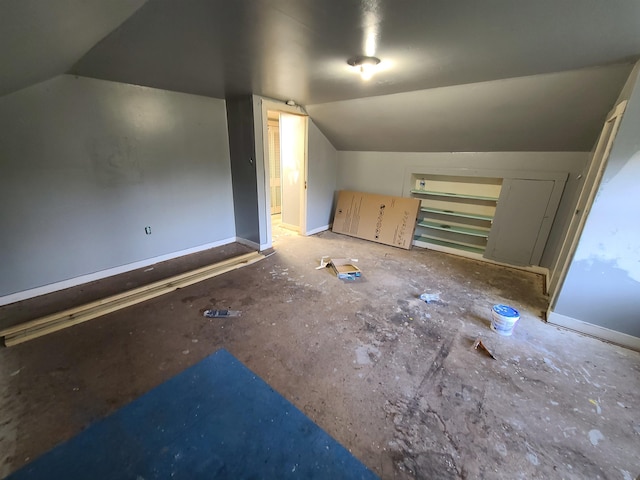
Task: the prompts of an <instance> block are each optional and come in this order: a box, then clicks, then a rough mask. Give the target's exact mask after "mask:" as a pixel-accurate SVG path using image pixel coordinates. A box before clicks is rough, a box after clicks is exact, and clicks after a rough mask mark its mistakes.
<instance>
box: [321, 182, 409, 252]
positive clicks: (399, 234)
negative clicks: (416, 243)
mask: <svg viewBox="0 0 640 480" xmlns="http://www.w3.org/2000/svg"><path fill="white" fill-rule="evenodd" d="M419 209H420V200H418V199H417V198H406V197H392V196H388V195H377V194H373V193H363V192H350V191H347V190H342V191H340V192H339V193H338V204H337V205H336V213H335V216H334V218H333V231H334V232H336V233H343V234H345V235H351V236H352V237H358V238H363V239H365V240H371V241H373V242H378V243H383V244H385V245H392V246H394V247H400V248H405V249H409V248H411V244H412V241H413V233H414V231H415V229H416V218H417V217H418V210H419Z"/></svg>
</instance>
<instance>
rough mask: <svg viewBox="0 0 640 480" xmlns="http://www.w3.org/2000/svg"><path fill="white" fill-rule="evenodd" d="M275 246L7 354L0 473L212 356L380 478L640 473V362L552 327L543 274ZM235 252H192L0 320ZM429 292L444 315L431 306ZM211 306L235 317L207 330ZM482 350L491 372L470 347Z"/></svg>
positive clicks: (335, 238) (320, 240)
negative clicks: (341, 273) (333, 266)
mask: <svg viewBox="0 0 640 480" xmlns="http://www.w3.org/2000/svg"><path fill="white" fill-rule="evenodd" d="M274 233H275V243H274V247H275V251H276V253H275V254H274V255H271V256H269V257H268V258H266V259H265V260H263V261H261V262H258V263H256V264H253V265H250V266H248V267H245V268H242V269H239V270H235V271H232V272H230V273H227V274H224V275H222V276H219V277H215V278H212V279H210V280H207V281H205V282H202V283H199V284H196V285H192V286H190V287H188V288H184V289H181V290H177V291H175V292H173V293H170V294H167V295H164V296H162V297H159V298H156V299H153V300H149V301H147V302H145V303H143V304H139V305H137V306H134V307H130V308H128V309H126V310H122V311H120V312H115V313H112V314H109V315H106V316H104V317H101V318H99V319H95V320H92V321H89V322H87V323H84V324H81V325H78V326H74V327H72V328H69V329H66V330H63V331H60V332H57V333H54V334H51V335H48V336H46V337H43V338H40V339H36V340H33V341H30V342H27V343H25V344H22V345H18V346H15V347H12V348H0V387H1V389H2V397H1V399H0V454H1V455H2V457H0V463H1V467H0V476H4V475H7V474H8V473H10V472H11V471H13V470H15V469H17V468H19V467H21V466H22V465H24V464H25V463H26V462H28V461H29V460H30V459H32V458H35V457H36V456H38V455H40V454H42V453H44V452H45V451H47V450H48V449H50V448H51V447H53V446H54V445H56V444H58V443H60V442H62V441H64V440H66V439H68V438H70V437H71V436H73V435H75V434H77V433H78V432H79V431H81V430H82V429H83V428H85V427H86V426H88V425H89V424H91V423H92V422H94V421H96V420H97V419H99V418H102V417H104V416H105V415H107V414H109V413H110V412H113V411H114V410H115V409H117V408H119V407H121V406H123V405H124V404H126V403H127V402H129V401H131V400H133V399H134V398H136V397H138V396H140V395H141V394H143V393H144V392H146V391H148V390H149V389H151V388H153V387H154V386H156V385H158V384H160V383H162V382H163V381H165V380H166V379H168V378H170V377H171V376H173V375H175V374H177V373H179V372H180V371H182V370H184V369H185V368H187V367H188V366H190V365H193V364H194V363H196V362H198V361H199V360H201V359H203V358H204V357H206V356H207V355H209V354H210V353H212V352H214V351H216V350H218V349H219V348H223V347H224V348H226V349H227V350H229V351H230V352H231V353H232V354H233V355H234V356H235V357H236V358H238V359H239V360H241V361H242V362H243V363H244V364H245V365H247V366H248V367H249V368H250V369H252V370H253V371H254V372H255V373H257V374H258V375H260V376H261V377H262V378H263V379H264V380H265V381H267V382H268V383H269V384H270V385H271V386H272V387H273V388H275V389H276V390H277V391H278V392H280V393H281V394H282V395H284V396H285V397H286V398H287V399H289V400H290V401H291V402H293V403H294V404H295V405H296V406H297V407H298V408H300V409H301V410H302V411H303V412H305V413H306V414H307V415H308V416H309V417H310V418H311V419H312V420H314V421H315V422H316V423H317V424H319V425H320V426H321V427H322V428H324V429H325V430H326V431H327V432H328V433H329V434H331V435H332V436H333V437H335V438H336V439H337V440H338V441H339V442H341V443H342V444H343V445H345V446H346V447H347V448H348V449H349V450H350V451H351V452H352V453H353V454H354V455H355V456H356V457H358V458H359V459H360V460H362V461H363V462H364V463H365V464H366V465H367V466H368V467H369V468H371V469H372V470H373V471H375V472H376V473H377V474H378V475H380V476H381V477H382V478H427V479H430V478H438V479H449V478H451V479H454V478H469V479H476V478H486V479H489V478H496V479H519V478H523V479H524V478H527V479H531V478H540V479H550V478H564V479H585V478H589V479H598V478H599V479H634V478H636V476H637V475H638V474H640V460H638V458H640V457H639V456H638V452H640V415H639V414H638V408H639V406H640V405H639V401H638V391H639V387H640V375H639V373H640V354H639V353H636V352H633V351H630V350H626V349H623V348H620V347H617V346H613V345H610V344H607V343H604V342H601V341H599V340H595V339H592V338H589V337H585V336H582V335H579V334H577V333H573V332H570V331H566V330H562V329H559V328H556V327H553V326H551V325H547V324H545V323H544V322H543V321H542V320H540V313H541V312H542V311H543V310H544V309H545V308H546V301H547V299H546V297H545V296H544V295H543V284H542V278H541V277H540V276H538V275H534V274H530V273H525V272H522V271H519V270H514V269H509V268H504V267H500V266H496V265H490V264H485V263H482V262H477V261H474V260H469V259H464V258H460V257H455V256H451V255H447V254H443V253H439V252H434V251H429V250H422V249H413V250H410V251H406V250H400V249H397V248H392V247H386V246H383V245H378V244H374V243H370V242H366V241H362V240H358V239H353V238H350V237H346V236H341V235H336V234H333V233H331V232H324V233H321V234H318V235H315V236H312V237H300V236H297V235H293V234H291V233H290V232H285V231H275V229H274ZM245 251H246V248H245V247H243V246H239V245H233V246H227V247H223V248H221V249H217V250H214V251H211V252H203V253H201V254H198V255H195V256H192V257H190V258H185V259H181V260H176V261H172V262H167V263H165V264H159V265H158V266H154V270H149V271H147V272H145V271H144V270H145V269H142V270H140V271H137V272H131V273H129V274H126V275H124V276H121V277H116V278H113V279H109V280H106V281H101V282H96V283H95V284H92V285H88V286H84V287H77V288H74V289H70V290H68V291H64V292H59V293H56V294H52V295H50V296H48V297H41V298H38V299H32V300H29V301H26V302H22V303H21V304H14V305H10V306H6V307H3V308H0V317H2V318H6V317H9V320H7V321H9V322H11V321H12V319H16V318H21V319H26V318H28V317H29V316H36V315H41V314H45V313H47V312H48V311H50V310H52V309H57V308H64V307H65V306H70V305H71V304H74V303H77V302H79V301H89V300H91V299H94V298H96V296H99V295H100V294H102V293H106V294H110V293H114V292H115V291H118V290H119V289H122V288H123V287H124V288H131V287H134V286H138V285H139V284H141V283H144V282H146V281H153V280H156V279H157V278H150V277H151V275H161V274H167V275H171V274H175V273H179V272H181V271H184V270H188V269H190V268H195V267H196V266H198V265H199V264H200V263H202V262H206V261H217V260H220V259H222V258H225V257H228V256H230V255H233V254H238V253H244V252H245ZM324 255H329V256H341V257H349V258H357V259H358V265H359V266H360V268H361V270H362V271H363V277H362V278H361V279H359V280H357V281H353V282H349V281H342V280H338V279H337V278H336V277H335V276H333V275H332V274H331V273H330V272H329V271H328V270H326V269H324V270H316V269H315V267H316V266H317V265H318V260H319V259H320V257H322V256H324ZM154 272H155V273H154ZM87 292H88V293H87ZM424 292H428V293H433V294H436V293H437V294H439V297H440V300H439V301H435V302H432V303H429V304H427V303H425V302H423V301H421V300H420V299H419V298H418V296H419V295H420V294H421V293H424ZM496 303H507V304H509V305H512V306H514V307H515V308H517V309H518V310H519V311H520V313H521V320H520V321H519V322H518V324H517V326H516V329H515V331H514V334H513V336H511V337H501V336H499V335H497V334H495V333H494V332H492V331H491V330H490V328H489V324H490V308H491V306H492V305H493V304H496ZM212 307H213V308H230V309H233V310H241V311H242V316H241V317H238V318H229V319H209V318H205V317H203V315H202V312H203V311H204V310H205V309H207V308H212ZM478 337H480V338H481V339H482V340H483V342H484V343H485V344H486V346H487V347H489V349H490V350H491V351H492V352H493V353H494V355H495V356H496V357H497V359H496V360H492V359H491V358H489V357H487V356H484V355H483V354H482V353H481V352H479V351H477V350H474V349H473V348H472V344H473V342H474V340H475V339H476V338H478Z"/></svg>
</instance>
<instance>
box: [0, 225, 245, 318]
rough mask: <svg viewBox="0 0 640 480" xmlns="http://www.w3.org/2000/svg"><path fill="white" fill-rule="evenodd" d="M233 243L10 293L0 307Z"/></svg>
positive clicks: (229, 240) (0, 299)
mask: <svg viewBox="0 0 640 480" xmlns="http://www.w3.org/2000/svg"><path fill="white" fill-rule="evenodd" d="M235 241H236V238H235V237H231V238H225V239H224V240H219V241H217V242H211V243H205V244H204V245H198V246H197V247H192V248H187V249H185V250H179V251H177V252H172V253H168V254H166V255H160V256H157V257H152V258H147V259H145V260H140V261H139V262H133V263H127V264H125V265H121V266H119V267H113V268H108V269H106V270H100V271H99V272H94V273H88V274H86V275H80V276H79V277H74V278H70V279H68V280H62V281H60V282H55V283H50V284H49V285H43V286H41V287H36V288H31V289H29V290H23V291H22V292H16V293H10V294H9V295H5V296H3V297H0V306H2V305H8V304H10V303H15V302H19V301H21V300H27V299H29V298H33V297H39V296H40V295H46V294H47V293H52V292H57V291H58V290H64V289H65V288H71V287H77V286H78V285H82V284H84V283H89V282H94V281H96V280H100V279H103V278H107V277H111V276H113V275H118V274H120V273H125V272H130V271H132V270H137V269H139V268H144V267H148V266H150V265H154V264H156V263H160V262H164V261H166V260H172V259H174V258H178V257H183V256H185V255H190V254H192V253H197V252H202V251H203V250H209V249H210V248H215V247H221V246H222V245H227V244H229V243H233V242H235Z"/></svg>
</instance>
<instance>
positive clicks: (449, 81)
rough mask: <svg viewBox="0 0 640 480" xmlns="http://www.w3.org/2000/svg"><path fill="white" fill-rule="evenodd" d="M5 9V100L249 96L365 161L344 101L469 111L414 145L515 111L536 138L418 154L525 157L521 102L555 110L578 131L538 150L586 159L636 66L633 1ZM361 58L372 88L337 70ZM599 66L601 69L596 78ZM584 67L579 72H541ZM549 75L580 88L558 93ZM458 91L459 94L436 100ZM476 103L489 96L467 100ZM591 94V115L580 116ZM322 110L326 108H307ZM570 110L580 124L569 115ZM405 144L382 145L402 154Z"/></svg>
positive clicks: (68, 4)
mask: <svg viewBox="0 0 640 480" xmlns="http://www.w3.org/2000/svg"><path fill="white" fill-rule="evenodd" d="M0 2H2V3H0V6H1V11H0V27H2V28H1V29H0V32H1V33H0V41H2V40H4V41H3V42H2V43H0V60H3V64H4V65H9V66H8V67H5V66H3V72H2V74H1V75H2V77H1V78H2V84H1V86H0V87H1V90H0V93H3V92H9V91H12V89H13V90H15V89H17V88H21V87H23V86H26V85H28V84H30V83H33V82H34V81H38V80H42V79H44V78H46V77H47V76H53V75H56V74H58V73H61V72H62V71H65V70H66V71H67V72H68V73H72V74H77V75H83V76H88V77H94V78H100V79H105V80H112V81H118V82H124V83H131V84H136V85H145V86H149V87H155V88H162V89H167V90H175V91H180V92H185V93H193V94H199V95H207V96H211V97H217V98H225V97H227V96H231V95H236V94H248V93H255V94H259V95H264V96H268V97H273V98H277V99H282V100H286V99H293V100H295V101H296V102H297V103H299V104H302V105H307V106H311V107H310V108H309V111H310V112H314V111H315V112H316V114H317V115H318V121H319V123H320V124H321V128H323V130H324V131H325V133H327V132H328V134H329V136H330V137H331V139H332V141H333V142H334V143H336V144H337V145H338V146H340V145H341V146H343V147H344V148H353V149H362V150H365V149H370V148H371V147H370V145H372V142H371V137H372V133H373V132H374V130H372V129H371V128H364V126H363V127H362V128H360V129H359V130H358V131H353V129H352V131H351V133H350V134H349V136H348V137H347V135H346V134H345V133H341V131H342V130H343V129H342V128H336V127H331V126H330V125H329V124H331V125H338V124H339V123H336V122H337V120H336V118H337V117H338V113H337V112H339V111H344V109H345V108H346V107H345V106H342V105H340V102H342V101H350V100H354V99H363V98H366V97H374V98H377V97H380V96H386V95H393V94H398V93H402V92H416V93H415V98H417V99H419V102H422V103H421V104H423V105H425V104H429V105H431V104H432V102H435V103H436V104H438V105H439V106H438V107H437V108H435V107H433V108H432V109H431V110H429V109H427V110H423V111H424V112H425V113H424V115H425V116H426V115H432V114H433V115H435V114H437V112H441V111H445V110H446V111H448V112H458V111H459V112H463V111H464V110H465V109H466V108H469V105H472V106H473V108H474V109H475V110H474V113H473V114H472V115H469V116H466V115H464V114H462V113H460V114H459V115H458V116H455V115H453V116H452V115H449V116H445V117H441V122H440V123H438V122H436V121H434V120H433V119H430V120H429V121H426V122H423V129H422V130H420V132H419V133H420V135H422V136H423V137H435V136H436V135H439V132H440V131H441V130H443V129H445V130H446V129H448V128H451V129H452V130H451V131H452V132H458V133H459V132H460V131H468V132H474V129H476V128H479V129H480V130H482V125H483V124H482V122H485V121H486V118H488V117H490V116H491V115H492V114H493V113H494V110H495V109H501V110H503V109H504V110H503V114H505V115H506V112H507V111H511V113H510V114H509V115H510V116H509V118H510V119H511V122H512V123H513V124H514V125H518V124H521V125H522V131H523V132H525V131H530V132H531V133H530V137H531V138H526V141H525V140H524V138H525V136H526V135H525V134H519V135H514V136H511V137H508V136H503V137H501V138H502V141H499V140H498V135H497V133H496V132H497V130H496V129H498V128H499V127H500V124H499V123H497V124H495V125H493V128H494V130H492V131H493V132H494V136H493V138H492V139H491V140H486V139H484V140H483V141H480V140H481V139H480V138H479V137H478V136H477V135H475V134H472V135H467V136H458V137H457V138H458V140H454V139H453V137H451V138H449V139H444V138H443V139H442V141H441V142H439V143H438V142H435V143H420V142H417V143H416V142H414V143H413V145H414V148H421V149H424V148H429V149H434V148H435V149H442V148H446V149H448V150H457V151H459V150H463V149H464V150H466V149H471V150H482V149H484V148H487V147H488V146H492V148H493V149H499V150H505V149H510V148H513V149H518V150H525V149H529V150H531V148H530V145H531V144H533V143H536V140H535V138H533V137H534V135H537V134H543V133H544V132H543V131H546V130H545V128H542V129H540V128H538V129H537V130H536V129H530V127H531V126H532V119H531V116H530V115H529V114H528V112H527V111H526V110H525V109H526V108H529V106H532V107H535V108H536V112H537V113H535V115H534V117H535V118H540V117H545V115H543V114H542V112H553V111H556V112H563V115H564V116H562V118H563V121H565V123H566V121H567V119H574V120H577V121H576V122H574V123H572V125H573V126H572V129H573V130H572V133H571V134H570V135H568V137H567V138H565V139H558V138H556V137H555V136H554V135H556V134H555V133H554V134H553V135H552V134H547V135H546V137H545V138H541V139H539V140H540V141H539V143H538V145H539V148H537V149H545V148H546V147H545V148H542V146H543V145H544V146H547V147H548V146H553V145H556V146H557V147H558V148H562V149H570V150H571V149H575V150H582V149H585V148H586V149H589V148H590V146H589V147H586V146H585V145H587V144H588V143H592V142H593V141H594V140H595V139H593V138H591V137H593V135H594V133H593V132H597V131H598V129H599V124H600V123H601V120H602V118H603V117H604V115H605V114H606V112H607V111H608V109H609V108H610V106H611V104H612V102H613V101H614V100H615V98H616V96H617V93H618V92H619V90H620V88H621V87H622V84H623V83H624V79H623V78H622V77H624V76H625V75H624V71H625V69H626V71H627V73H628V71H629V70H630V67H629V62H630V61H632V60H635V59H636V58H638V56H639V55H640V21H639V19H640V2H639V1H638V0H607V1H606V2H605V1H602V0H563V1H560V2H559V1H557V0H535V1H529V2H515V1H513V0H487V1H482V2H478V1H473V0H468V1H455V2H454V1H450V0H432V1H425V0H402V1H398V0H322V1H318V0H189V1H177V0H148V1H147V2H146V3H145V4H144V5H142V6H141V7H140V5H141V4H142V3H143V2H142V0H137V1H136V0H127V1H125V0H112V1H109V2H107V1H105V0H84V1H83V0H48V1H47V2H42V1H39V0H0ZM138 7H140V8H139V9H138ZM128 15H130V17H129V18H128V19H127V20H126V21H124V22H123V20H124V19H125V18H126V17H127V16H128ZM120 23H121V25H120ZM118 25H120V26H118ZM5 27H6V28H8V30H7V31H5V30H6V28H5ZM110 29H112V30H113V31H111V33H109V34H108V35H106V33H107V32H108V31H109V30H110ZM105 35H106V36H105ZM102 37H104V38H102ZM100 38H102V40H100ZM98 40H100V41H98ZM95 42H97V44H95V46H93V48H91V49H90V50H89V51H88V52H87V53H86V54H84V52H86V50H87V48H88V47H89V46H91V45H92V44H94V43H95ZM363 53H374V54H375V55H376V56H378V57H380V58H381V59H382V61H383V64H382V66H383V67H384V69H383V70H382V71H380V72H378V73H377V74H376V75H375V76H374V78H373V79H372V80H370V81H368V82H364V81H362V80H361V79H360V78H359V76H358V75H357V74H356V73H354V72H353V71H351V68H350V67H349V66H348V65H347V63H346V60H347V59H348V58H349V57H351V56H353V55H357V54H363ZM72 64H73V65H72ZM617 64H625V65H624V66H617ZM71 65H72V66H71ZM612 65H613V66H612ZM597 66H610V67H609V68H605V69H602V70H598V73H593V72H595V71H593V70H591V69H592V67H597ZM581 69H586V70H585V71H584V72H583V73H576V74H574V73H567V74H566V75H565V76H562V77H545V76H544V75H542V74H548V73H554V72H569V71H572V70H581ZM518 77H531V79H530V80H527V81H524V80H522V81H514V83H511V84H509V85H510V87H509V88H507V89H506V90H505V98H507V97H508V98H510V99H511V100H513V101H515V100H514V99H516V98H517V99H518V100H517V101H515V104H512V103H509V104H505V101H506V100H504V99H503V100H501V99H499V98H498V96H499V95H498V94H499V90H500V87H495V88H494V89H492V88H491V87H487V85H484V83H485V82H493V81H496V80H502V79H514V78H518ZM550 78H551V79H554V78H556V79H560V78H564V79H565V80H566V81H576V82H583V81H585V82H586V83H585V84H582V83H578V84H575V85H573V87H567V86H566V83H563V84H562V85H563V86H562V87H560V86H559V85H555V84H554V81H552V80H550ZM495 85H499V84H495ZM454 86H456V87H455V88H457V90H456V89H452V90H447V89H446V88H444V89H443V87H449V88H453V87H454ZM458 86H459V87H458ZM574 87H575V88H574ZM433 89H436V90H434V91H433V92H432V90H433ZM545 89H546V90H545ZM560 90H562V95H560V94H559V93H558V92H559V91H560ZM443 92H444V93H443ZM447 92H449V93H447ZM479 92H482V95H488V97H489V98H487V99H484V100H483V99H482V98H478V95H479V94H480V93H479ZM545 92H547V93H545ZM527 96H531V100H530V101H529V102H528V103H527V101H525V100H523V98H524V97H527ZM534 98H535V101H533V99H534ZM593 98H595V100H594V106H593V107H589V108H586V107H585V108H582V109H578V111H576V108H575V107H576V105H580V104H581V103H583V102H590V101H591V99H593ZM427 99H428V100H429V101H427ZM436 99H437V101H436ZM372 101H373V102H374V103H372V104H368V103H367V102H365V101H360V102H357V103H355V104H349V105H350V106H351V108H353V107H354V105H357V106H358V108H361V109H363V110H362V111H363V112H364V111H367V110H366V109H367V108H368V109H369V110H371V108H373V105H378V106H379V105H383V108H385V109H387V110H389V113H390V115H391V116H393V115H399V113H398V112H400V109H399V107H398V106H397V105H396V104H394V103H393V100H389V101H386V102H382V103H380V102H381V100H380V99H377V100H372ZM469 102H471V104H470V103H469ZM319 104H330V105H327V106H325V107H322V108H320V107H318V108H316V107H315V106H317V105H319ZM529 104H531V105H529ZM515 105H519V106H520V107H519V108H516V106H515ZM430 108H431V107H430ZM572 111H573V112H574V113H575V115H576V116H577V115H579V114H584V116H583V117H580V118H577V117H572V114H571V113H569V112H572ZM321 112H322V113H321ZM332 112H333V113H332ZM427 112H429V113H427ZM564 112H566V115H565V114H564ZM312 115H314V114H313V113H312ZM443 119H448V120H446V121H445V120H443ZM480 119H482V120H480ZM454 120H455V123H449V122H454ZM354 121H356V120H354ZM357 121H360V120H357ZM442 122H444V123H442ZM478 122H480V123H478ZM436 124H438V127H437V128H436V126H435V125H436ZM487 127H488V126H487ZM513 128H516V127H515V126H514V127H513ZM587 137H589V138H591V140H590V141H587V140H585V139H586V138H587ZM464 138H466V140H465V141H463V139H464ZM482 138H484V137H482ZM508 138H510V140H508V141H507V139H508ZM445 140H446V141H445ZM402 145H408V144H405V143H403V144H402ZM402 145H401V144H400V143H399V142H397V143H396V146H395V147H394V146H393V145H386V146H385V145H381V146H380V147H381V148H382V147H385V148H390V149H393V150H401V149H403V148H405V147H403V146H402Z"/></svg>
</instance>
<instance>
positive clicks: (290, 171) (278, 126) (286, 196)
mask: <svg viewBox="0 0 640 480" xmlns="http://www.w3.org/2000/svg"><path fill="white" fill-rule="evenodd" d="M306 156H307V117H306V116H304V115H295V114H290V113H285V112H280V111H276V110H268V111H267V155H266V165H265V166H266V170H267V172H268V174H269V180H268V187H269V188H268V191H269V197H270V198H269V212H270V215H269V223H270V229H269V230H270V231H271V241H272V242H274V241H275V240H276V239H277V238H278V237H279V236H282V235H292V234H304V233H305V212H306Z"/></svg>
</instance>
